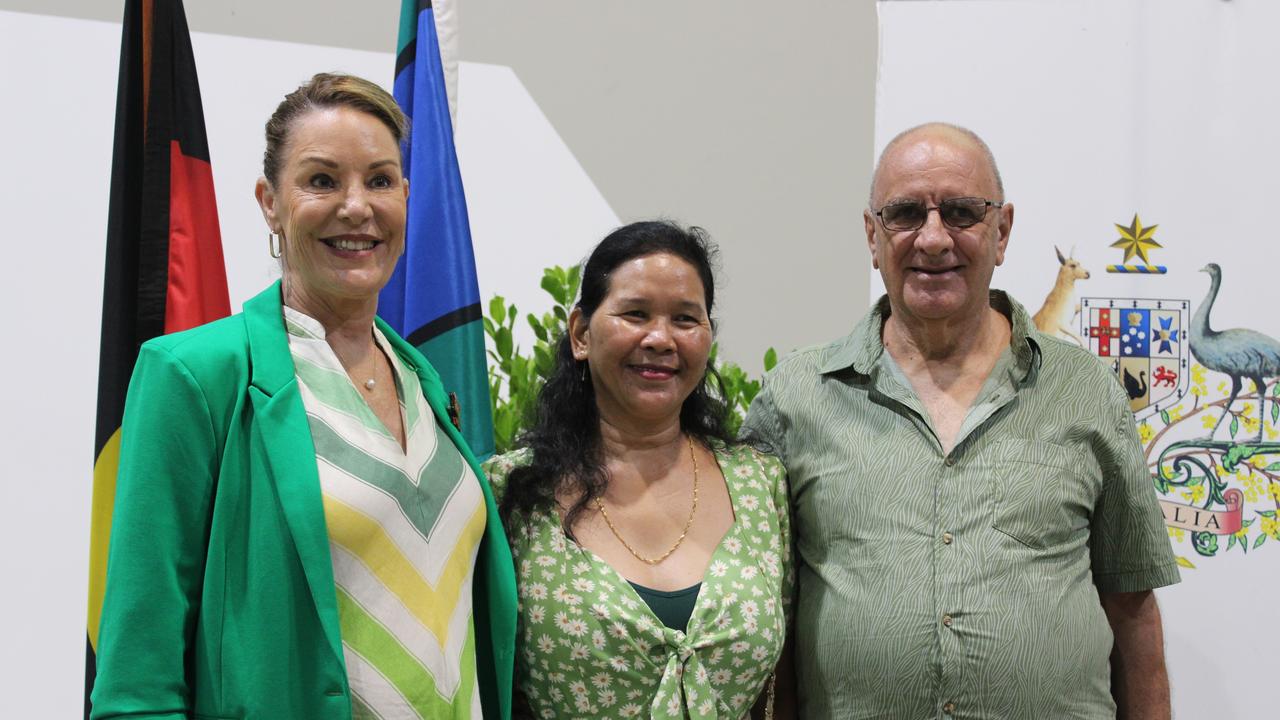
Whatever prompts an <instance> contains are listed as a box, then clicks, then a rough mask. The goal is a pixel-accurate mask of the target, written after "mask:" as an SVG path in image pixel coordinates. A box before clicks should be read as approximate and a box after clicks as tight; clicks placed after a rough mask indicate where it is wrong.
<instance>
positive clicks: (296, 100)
mask: <svg viewBox="0 0 1280 720" xmlns="http://www.w3.org/2000/svg"><path fill="white" fill-rule="evenodd" d="M335 107H349V108H352V109H354V110H359V111H360V112H364V113H368V114H370V115H372V116H373V117H375V118H377V119H378V120H379V121H380V122H382V124H383V125H386V126H387V129H388V130H390V131H391V135H392V137H394V138H395V140H396V143H397V144H399V143H400V142H401V141H402V140H403V139H404V137H405V135H407V134H408V131H409V119H408V118H407V117H405V114H404V112H402V111H401V110H400V106H399V105H398V104H396V99H395V98H394V97H392V96H391V94H390V93H388V92H387V91H386V90H383V89H382V88H381V87H379V86H378V85H377V84H376V83H373V82H370V81H368V80H365V79H364V78H362V77H356V76H355V75H344V74H340V73H319V74H317V75H316V76H315V77H313V78H311V79H310V80H308V81H307V82H306V83H304V84H303V85H302V86H300V87H299V88H298V89H297V90H294V91H293V92H291V93H289V94H288V95H285V96H284V100H282V101H280V105H279V106H277V107H276V111H275V112H274V113H272V114H271V119H269V120H267V149H266V152H264V153H263V154H262V175H263V177H265V178H266V179H267V182H269V183H271V186H272V187H276V186H277V184H278V181H279V179H280V178H279V176H280V164H281V162H282V161H281V158H282V157H283V155H284V149H285V145H287V144H288V142H289V130H290V129H291V127H292V125H293V122H294V121H295V120H297V119H298V118H299V117H301V116H302V115H305V114H306V113H308V112H311V111H312V110H321V109H325V108H335Z"/></svg>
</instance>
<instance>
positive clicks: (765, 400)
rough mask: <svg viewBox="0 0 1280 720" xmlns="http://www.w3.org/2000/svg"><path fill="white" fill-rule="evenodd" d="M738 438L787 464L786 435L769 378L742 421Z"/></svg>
mask: <svg viewBox="0 0 1280 720" xmlns="http://www.w3.org/2000/svg"><path fill="white" fill-rule="evenodd" d="M738 437H739V439H741V440H743V441H744V442H748V443H751V444H752V445H756V446H759V447H762V448H763V449H765V450H767V451H768V452H770V453H772V454H774V455H777V456H778V457H779V458H780V459H781V460H782V462H783V464H784V465H785V464H786V462H787V451H786V443H785V440H786V435H785V433H783V431H782V422H781V419H780V418H779V417H778V411H777V408H775V407H774V403H773V393H772V391H771V389H770V385H769V378H768V377H766V378H765V386H764V388H763V389H762V390H761V391H760V393H759V394H758V395H756V397H755V400H752V401H751V407H750V408H748V409H747V417H746V419H745V420H743V421H742V428H741V429H740V430H739V431H738Z"/></svg>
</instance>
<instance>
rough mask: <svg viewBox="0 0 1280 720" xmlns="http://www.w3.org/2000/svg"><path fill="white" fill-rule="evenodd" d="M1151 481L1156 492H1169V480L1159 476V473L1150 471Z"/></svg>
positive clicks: (1166, 493)
mask: <svg viewBox="0 0 1280 720" xmlns="http://www.w3.org/2000/svg"><path fill="white" fill-rule="evenodd" d="M1151 483H1152V484H1153V485H1155V486H1156V492H1158V493H1160V494H1161V495H1168V494H1169V481H1168V480H1165V479H1164V478H1163V477H1161V476H1160V473H1151Z"/></svg>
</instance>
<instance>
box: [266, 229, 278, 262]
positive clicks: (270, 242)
mask: <svg viewBox="0 0 1280 720" xmlns="http://www.w3.org/2000/svg"><path fill="white" fill-rule="evenodd" d="M276 237H277V235H276V234H275V233H273V232H269V233H267V253H269V254H270V255H271V257H273V258H277V259H278V258H279V257H280V245H279V243H277V242H276Z"/></svg>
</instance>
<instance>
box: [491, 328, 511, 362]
mask: <svg viewBox="0 0 1280 720" xmlns="http://www.w3.org/2000/svg"><path fill="white" fill-rule="evenodd" d="M493 345H494V347H496V348H497V349H498V355H499V356H500V357H502V358H503V359H506V358H510V357H511V354H512V351H513V349H514V348H513V347H512V340H511V329H510V328H505V327H501V328H498V334H497V335H496V336H495V337H494V338H493Z"/></svg>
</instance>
